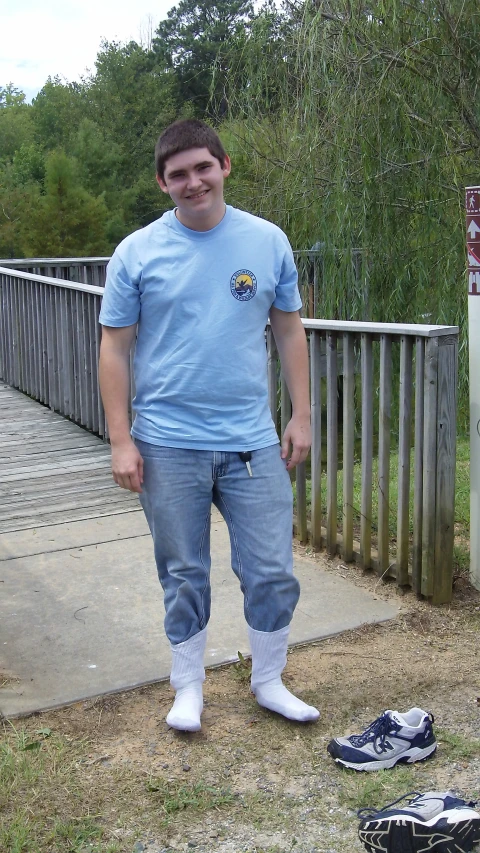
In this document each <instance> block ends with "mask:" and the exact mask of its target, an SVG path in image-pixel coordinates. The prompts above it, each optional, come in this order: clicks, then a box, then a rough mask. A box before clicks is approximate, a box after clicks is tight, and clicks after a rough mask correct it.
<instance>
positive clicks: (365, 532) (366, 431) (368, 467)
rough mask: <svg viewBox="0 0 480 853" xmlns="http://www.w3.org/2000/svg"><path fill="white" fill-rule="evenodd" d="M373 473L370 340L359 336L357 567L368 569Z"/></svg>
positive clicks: (370, 542)
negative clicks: (360, 444)
mask: <svg viewBox="0 0 480 853" xmlns="http://www.w3.org/2000/svg"><path fill="white" fill-rule="evenodd" d="M372 473H373V351H372V338H371V336H370V335H366V334H362V497H361V508H360V511H361V519H360V563H361V565H362V567H363V568H364V569H369V568H370V566H371V560H372Z"/></svg>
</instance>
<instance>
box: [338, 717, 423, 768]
mask: <svg viewBox="0 0 480 853" xmlns="http://www.w3.org/2000/svg"><path fill="white" fill-rule="evenodd" d="M433 721H434V720H433V714H429V713H428V712H427V711H422V709H421V708H411V709H410V711H407V712H406V713H405V714H399V712H398V711H385V712H384V713H383V714H382V716H381V717H379V718H378V719H377V720H374V722H373V723H371V724H370V725H369V726H368V728H367V729H365V731H364V732H363V734H361V735H350V737H337V738H334V739H333V740H331V741H330V743H329V744H328V746H327V750H328V752H329V753H330V755H331V756H332V758H334V759H335V761H336V762H337V763H338V764H342V765H343V767H351V768H352V769H353V770H384V769H386V768H388V767H393V766H394V765H395V764H398V763H399V762H403V763H405V764H412V762H414V761H422V759H424V758H428V756H429V755H432V753H433V752H435V750H436V748H437V741H436V740H435V735H434V733H433V727H432V723H433Z"/></svg>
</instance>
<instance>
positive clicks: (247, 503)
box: [135, 439, 300, 644]
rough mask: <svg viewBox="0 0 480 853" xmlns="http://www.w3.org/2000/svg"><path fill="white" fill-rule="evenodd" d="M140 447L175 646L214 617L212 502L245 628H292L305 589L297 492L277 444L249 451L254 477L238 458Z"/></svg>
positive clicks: (170, 635) (148, 512)
mask: <svg viewBox="0 0 480 853" xmlns="http://www.w3.org/2000/svg"><path fill="white" fill-rule="evenodd" d="M135 444H136V445H137V447H138V450H139V451H140V453H141V455H142V457H143V460H144V482H143V487H142V489H143V491H142V494H141V495H140V500H141V503H142V506H143V509H144V512H145V515H146V518H147V521H148V524H149V527H150V531H151V533H152V536H153V542H154V548H155V560H156V564H157V571H158V576H159V579H160V583H161V584H162V587H163V591H164V603H165V611H166V615H165V631H166V634H167V637H168V639H169V640H170V642H171V643H174V644H176V643H182V642H184V641H185V640H188V639H189V638H190V637H192V636H193V635H194V634H197V633H198V632H199V631H201V630H202V629H203V628H205V626H206V625H207V623H208V620H209V618H210V511H211V505H212V502H213V503H214V504H215V506H216V507H217V508H218V509H219V511H220V512H221V514H222V516H223V518H224V519H225V521H226V523H227V526H228V530H229V533H230V543H231V554H232V557H231V559H232V568H233V571H234V572H235V574H236V576H237V577H238V579H239V581H240V588H241V590H242V592H243V596H244V612H245V618H246V620H247V623H248V624H249V625H250V627H251V628H253V629H254V630H256V631H267V632H272V631H278V630H280V628H284V627H285V626H286V625H288V624H289V623H290V621H291V618H292V615H293V611H294V609H295V607H296V604H297V601H298V598H299V594H300V587H299V583H298V581H297V579H296V578H295V577H294V575H293V558H292V523H293V518H292V489H291V485H290V477H289V476H288V473H287V471H286V468H285V463H284V461H283V460H282V459H281V458H280V447H279V445H278V444H275V445H272V446H271V447H265V448H263V449H261V450H254V451H252V458H251V462H250V465H251V469H252V473H253V477H250V476H249V473H248V470H247V466H246V464H245V462H242V460H241V459H240V457H239V455H238V453H233V452H221V451H210V450H184V449H180V448H173V447H162V446H159V445H155V444H147V443H146V442H144V441H140V440H138V439H135Z"/></svg>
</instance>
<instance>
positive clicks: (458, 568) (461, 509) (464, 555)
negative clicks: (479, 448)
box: [293, 436, 470, 575]
mask: <svg viewBox="0 0 480 853" xmlns="http://www.w3.org/2000/svg"><path fill="white" fill-rule="evenodd" d="M353 470H354V474H353V483H354V486H353V511H354V515H353V518H354V530H355V534H354V535H355V536H356V537H357V538H358V537H359V534H360V521H361V513H360V506H361V486H362V483H361V473H362V472H361V464H360V461H359V460H357V461H356V462H355V465H354V469H353ZM342 478H343V472H342V471H341V470H339V472H338V477H337V524H338V530H339V532H341V530H342V515H343V480H342ZM372 482H373V493H372V545H373V547H374V548H375V547H376V546H377V539H376V532H377V529H378V498H379V489H378V458H374V459H373V473H372ZM413 489H414V451H413V449H412V452H411V454H410V512H409V517H410V535H411V536H413ZM293 490H294V500H295V506H296V491H295V483H293ZM306 491H307V514H308V518H310V506H311V481H310V479H307V483H306ZM321 494H322V514H323V516H324V518H326V514H327V504H326V494H327V473H326V469H325V466H323V469H322V477H321ZM397 502H398V453H396V452H395V451H394V450H393V449H392V451H391V453H390V491H389V519H388V526H389V536H390V539H391V541H392V543H393V542H395V541H396V536H397V520H398V509H397ZM469 539H470V439H469V438H468V437H465V436H463V437H461V438H458V439H457V465H456V480H455V545H454V574H455V575H463V574H466V573H468V572H469V568H470V550H469V544H470V543H469Z"/></svg>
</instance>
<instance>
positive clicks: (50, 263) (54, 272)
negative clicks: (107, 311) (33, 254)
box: [0, 258, 110, 287]
mask: <svg viewBox="0 0 480 853" xmlns="http://www.w3.org/2000/svg"><path fill="white" fill-rule="evenodd" d="M109 260H110V258H6V259H4V260H2V259H0V267H7V268H8V269H13V270H18V272H30V273H33V274H34V275H42V276H47V278H61V279H63V280H64V281H70V282H72V281H74V282H76V283H77V284H93V285H94V286H95V287H104V286H105V278H106V274H107V264H108V262H109Z"/></svg>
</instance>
